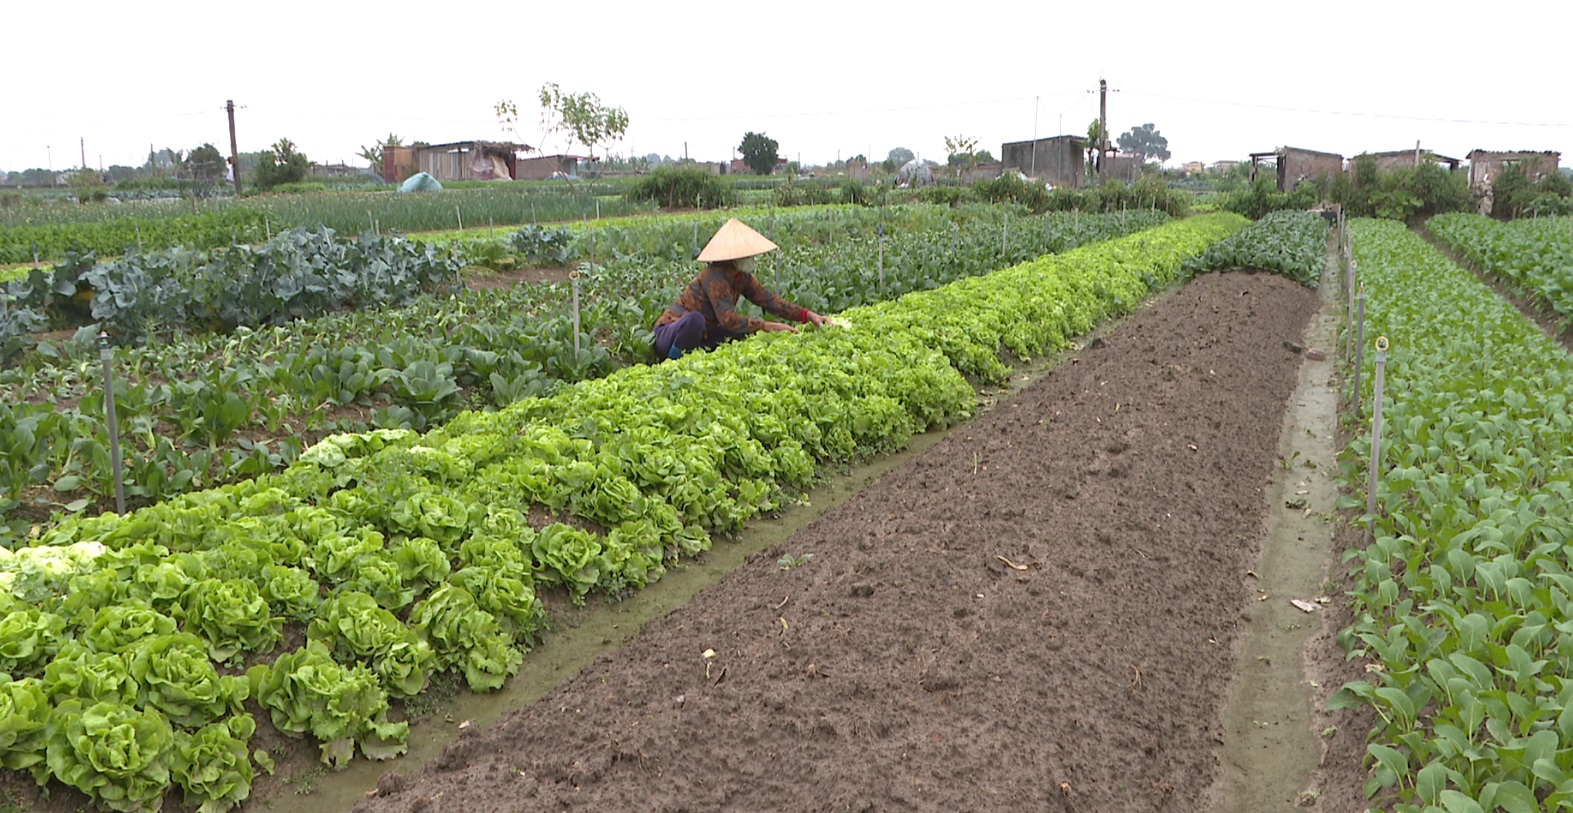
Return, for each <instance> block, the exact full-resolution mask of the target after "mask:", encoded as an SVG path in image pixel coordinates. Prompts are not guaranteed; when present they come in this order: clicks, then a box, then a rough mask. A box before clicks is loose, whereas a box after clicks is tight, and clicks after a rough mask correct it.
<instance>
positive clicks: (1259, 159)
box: [1251, 147, 1344, 192]
mask: <svg viewBox="0 0 1573 813" xmlns="http://www.w3.org/2000/svg"><path fill="white" fill-rule="evenodd" d="M1269 159H1271V160H1272V161H1273V162H1274V163H1275V164H1276V165H1277V168H1278V191H1280V192H1287V191H1289V190H1291V189H1293V188H1295V187H1296V186H1299V185H1300V184H1301V183H1302V182H1304V181H1314V180H1317V179H1319V178H1329V179H1330V178H1335V177H1337V176H1339V175H1342V174H1343V172H1344V157H1343V156H1342V155H1340V154H1338V153H1336V152H1318V151H1316V150H1305V149H1301V148H1299V147H1279V148H1278V149H1276V150H1273V151H1271V152H1253V153H1251V180H1252V181H1255V180H1256V172H1257V168H1258V167H1259V166H1261V165H1262V164H1263V163H1266V162H1267V161H1268V160H1269Z"/></svg>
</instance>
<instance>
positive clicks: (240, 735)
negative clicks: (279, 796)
mask: <svg viewBox="0 0 1573 813" xmlns="http://www.w3.org/2000/svg"><path fill="white" fill-rule="evenodd" d="M256 731H257V723H256V721H255V720H254V719H252V717H251V715H250V714H237V715H235V716H234V717H230V718H229V719H227V720H223V721H220V722H216V723H211V724H209V725H206V726H203V727H202V728H200V729H198V730H197V732H196V733H195V734H191V733H187V732H185V731H180V730H177V731H175V747H174V754H173V755H172V758H171V759H170V776H171V778H172V779H173V780H174V783H175V784H176V785H177V786H179V787H180V789H181V790H182V791H184V792H185V799H186V804H188V805H192V804H195V805H198V807H197V813H224V811H226V810H229V809H230V808H232V807H234V806H236V805H238V804H240V803H241V802H243V801H245V800H246V798H247V797H248V796H250V795H251V779H252V776H253V775H254V771H253V770H252V767H251V752H250V749H249V743H250V742H251V737H252V735H253V734H255V733H256ZM259 753H260V752H259Z"/></svg>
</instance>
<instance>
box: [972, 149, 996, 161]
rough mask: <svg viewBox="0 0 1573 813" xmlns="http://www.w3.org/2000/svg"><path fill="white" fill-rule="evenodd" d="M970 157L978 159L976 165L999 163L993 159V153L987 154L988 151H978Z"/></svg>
mask: <svg viewBox="0 0 1573 813" xmlns="http://www.w3.org/2000/svg"><path fill="white" fill-rule="evenodd" d="M972 157H974V158H976V159H978V163H980V164H997V163H999V159H998V158H995V157H994V153H992V152H989V151H988V150H978V151H977V152H975V153H973V154H972Z"/></svg>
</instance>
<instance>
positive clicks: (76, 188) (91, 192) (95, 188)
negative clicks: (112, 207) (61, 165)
mask: <svg viewBox="0 0 1573 813" xmlns="http://www.w3.org/2000/svg"><path fill="white" fill-rule="evenodd" d="M66 185H67V186H69V187H71V193H72V194H74V195H76V202H77V203H81V204H87V203H91V202H93V201H102V200H104V199H105V198H106V197H108V196H109V185H108V184H106V183H104V178H103V176H101V175H99V174H98V170H96V169H89V168H87V167H82V168H80V169H78V170H76V171H75V172H72V173H71V177H70V179H68V180H67V181H66Z"/></svg>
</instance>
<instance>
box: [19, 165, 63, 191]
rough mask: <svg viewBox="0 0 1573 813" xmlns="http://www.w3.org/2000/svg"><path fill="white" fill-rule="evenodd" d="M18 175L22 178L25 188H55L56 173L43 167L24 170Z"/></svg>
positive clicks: (21, 181)
mask: <svg viewBox="0 0 1573 813" xmlns="http://www.w3.org/2000/svg"><path fill="white" fill-rule="evenodd" d="M16 174H17V175H20V176H21V180H20V183H21V184H22V185H24V186H54V185H55V173H54V172H53V171H52V170H48V169H44V168H43V167H34V168H32V169H24V170H22V171H21V172H19V173H16Z"/></svg>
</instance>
